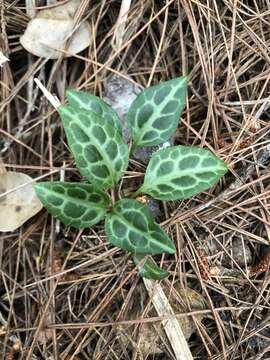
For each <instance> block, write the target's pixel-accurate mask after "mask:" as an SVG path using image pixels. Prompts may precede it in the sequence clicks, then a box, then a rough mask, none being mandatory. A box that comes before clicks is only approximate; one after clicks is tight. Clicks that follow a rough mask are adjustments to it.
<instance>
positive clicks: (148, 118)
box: [127, 76, 187, 147]
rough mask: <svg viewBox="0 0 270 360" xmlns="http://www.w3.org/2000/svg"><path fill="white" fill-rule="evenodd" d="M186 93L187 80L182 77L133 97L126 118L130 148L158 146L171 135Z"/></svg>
mask: <svg viewBox="0 0 270 360" xmlns="http://www.w3.org/2000/svg"><path fill="white" fill-rule="evenodd" d="M186 90H187V77H185V76H182V77H180V78H176V79H173V80H169V81H166V82H162V83H160V84H158V85H155V86H152V87H150V88H147V89H145V90H144V91H143V92H141V93H140V94H139V95H138V96H137V98H136V99H135V100H134V102H133V103H132V105H131V107H130V109H129V112H128V114H127V122H128V127H129V130H130V133H131V135H132V138H133V141H134V145H133V146H134V147H139V146H154V145H159V144H162V143H164V142H165V141H167V140H168V139H169V138H170V137H171V136H172V135H173V134H174V133H175V131H176V129H177V126H178V122H179V119H180V115H181V113H182V111H183V109H184V106H185V101H186Z"/></svg>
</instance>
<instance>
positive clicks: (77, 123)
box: [58, 105, 128, 189]
mask: <svg viewBox="0 0 270 360" xmlns="http://www.w3.org/2000/svg"><path fill="white" fill-rule="evenodd" d="M58 111H59V113H60V115H61V118H62V120H63V124H64V128H65V132H66V135H67V140H68V144H69V146H70V149H71V151H72V153H73V155H74V157H75V160H76V165H77V167H78V169H79V171H80V173H81V174H82V175H83V176H85V177H86V178H87V180H89V181H90V182H91V183H93V184H95V185H96V186H97V187H99V188H103V189H108V188H110V187H113V186H114V185H115V184H116V183H117V181H118V180H119V179H120V178H121V176H122V174H123V172H124V171H125V170H126V168H127V166H128V146H127V144H125V143H124V141H123V138H122V136H121V134H120V133H119V131H118V130H117V129H116V128H115V127H114V126H113V125H112V124H111V123H110V122H109V121H107V120H106V119H103V118H101V117H100V116H99V115H97V114H95V113H93V112H91V111H86V110H84V109H74V108H72V107H71V106H63V105H62V106H60V107H59V108H58Z"/></svg>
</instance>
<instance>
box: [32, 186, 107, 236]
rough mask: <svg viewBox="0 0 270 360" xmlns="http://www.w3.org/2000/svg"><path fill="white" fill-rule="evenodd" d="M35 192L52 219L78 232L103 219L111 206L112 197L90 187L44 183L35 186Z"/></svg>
mask: <svg viewBox="0 0 270 360" xmlns="http://www.w3.org/2000/svg"><path fill="white" fill-rule="evenodd" d="M35 190H36V194H37V196H38V198H39V199H40V201H41V202H42V203H43V205H44V206H45V207H46V209H47V210H48V212H49V213H50V214H51V215H53V216H54V217H56V218H57V219H59V220H60V221H61V222H62V223H63V224H65V225H66V226H73V227H75V228H78V229H83V228H86V227H89V226H92V225H94V224H96V223H98V222H99V221H100V220H102V219H104V217H105V214H106V211H107V207H108V205H109V203H110V199H109V197H108V196H107V195H106V194H105V193H103V192H102V191H100V190H98V189H96V188H94V186H93V185H91V184H80V183H68V182H61V181H55V182H41V183H38V184H36V185H35Z"/></svg>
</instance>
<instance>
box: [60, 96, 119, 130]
mask: <svg viewBox="0 0 270 360" xmlns="http://www.w3.org/2000/svg"><path fill="white" fill-rule="evenodd" d="M66 97H67V98H68V102H69V105H70V106H71V107H73V108H74V109H79V110H80V109H84V110H89V111H92V112H94V113H95V114H97V115H99V116H100V117H102V118H103V119H105V120H106V121H109V122H110V123H111V124H112V125H113V126H116V128H118V129H119V131H120V132H122V128H121V124H120V119H119V117H118V115H117V112H116V111H114V110H113V108H112V107H111V106H110V105H108V104H106V103H105V101H103V100H102V99H101V98H99V97H97V96H95V95H92V94H89V93H88V92H85V91H77V90H67V91H66Z"/></svg>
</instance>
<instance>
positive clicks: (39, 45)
mask: <svg viewBox="0 0 270 360" xmlns="http://www.w3.org/2000/svg"><path fill="white" fill-rule="evenodd" d="M80 4H81V0H71V1H68V2H67V3H65V4H60V5H57V6H53V7H50V8H48V9H44V10H41V11H39V12H38V13H37V14H36V16H35V18H34V19H32V20H30V21H29V23H28V25H27V28H26V30H25V32H24V34H23V35H22V36H21V38H20V42H21V44H22V46H23V47H24V48H25V49H26V50H27V51H29V52H30V53H31V54H34V55H36V56H39V57H43V58H51V59H57V58H58V57H59V56H60V55H61V50H65V49H66V51H67V53H69V54H65V56H66V57H68V56H72V55H74V54H77V53H79V52H81V51H82V50H84V49H85V48H87V47H88V46H89V44H90V39H91V29H90V25H89V23H88V22H87V21H84V22H83V23H82V24H80V26H79V27H78V28H76V30H75V31H74V28H75V22H74V16H75V14H76V11H77V9H78V8H79V6H80ZM67 40H68V42H67ZM66 43H67V48H66Z"/></svg>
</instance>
